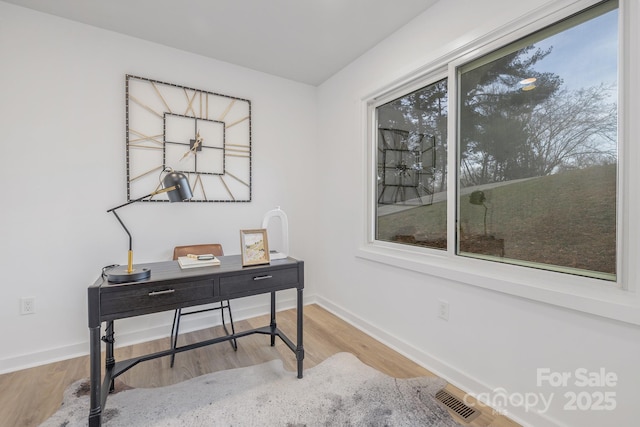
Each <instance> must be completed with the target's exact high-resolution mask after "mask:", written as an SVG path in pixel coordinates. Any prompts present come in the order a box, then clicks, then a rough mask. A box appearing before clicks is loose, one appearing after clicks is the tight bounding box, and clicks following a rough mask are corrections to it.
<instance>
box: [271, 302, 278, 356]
mask: <svg viewBox="0 0 640 427" xmlns="http://www.w3.org/2000/svg"><path fill="white" fill-rule="evenodd" d="M270 326H271V347H273V346H275V345H276V327H277V324H276V293H275V292H271V324H270Z"/></svg>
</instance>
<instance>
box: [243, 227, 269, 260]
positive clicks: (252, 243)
mask: <svg viewBox="0 0 640 427" xmlns="http://www.w3.org/2000/svg"><path fill="white" fill-rule="evenodd" d="M240 248H241V250H242V266H243V267H247V266H250V265H260V264H269V263H270V262H271V260H270V257H269V242H268V240H267V230H266V229H264V228H261V229H253V230H240Z"/></svg>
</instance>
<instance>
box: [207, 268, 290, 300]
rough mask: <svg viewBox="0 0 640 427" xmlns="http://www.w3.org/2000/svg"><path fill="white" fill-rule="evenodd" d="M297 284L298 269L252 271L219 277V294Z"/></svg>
mask: <svg viewBox="0 0 640 427" xmlns="http://www.w3.org/2000/svg"><path fill="white" fill-rule="evenodd" d="M297 284H298V269H297V268H286V269H282V270H274V271H268V272H264V273H259V272H253V273H247V274H240V275H237V276H229V277H221V278H220V295H221V296H223V297H224V296H233V295H238V296H241V295H251V294H253V293H260V292H263V291H265V290H279V289H288V288H295V287H296V286H297Z"/></svg>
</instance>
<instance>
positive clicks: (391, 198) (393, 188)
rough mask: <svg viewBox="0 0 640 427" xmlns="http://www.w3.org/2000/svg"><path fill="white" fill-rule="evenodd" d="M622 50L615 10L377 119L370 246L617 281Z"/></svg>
mask: <svg viewBox="0 0 640 427" xmlns="http://www.w3.org/2000/svg"><path fill="white" fill-rule="evenodd" d="M618 46H619V42H618V2H617V1H607V2H603V3H600V4H598V5H596V6H594V7H591V8H589V9H587V10H584V11H582V12H580V13H578V14H575V15H573V16H570V17H568V18H566V19H564V20H562V21H561V22H556V23H554V24H552V25H550V26H547V27H545V28H543V29H542V30H539V31H536V32H534V33H532V34H530V35H528V36H526V37H524V38H521V39H519V40H516V41H514V42H511V43H509V44H506V45H504V46H503V47H501V48H499V49H497V50H493V51H491V52H488V53H486V52H484V53H482V54H481V55H480V56H477V57H475V58H472V59H470V60H464V63H460V61H461V59H460V58H453V59H452V60H451V62H450V63H449V64H442V65H443V66H445V65H452V64H453V65H452V66H450V67H449V70H450V72H449V75H448V77H447V78H444V79H442V77H440V78H438V79H436V78H433V77H431V78H430V80H427V81H425V82H424V85H421V88H420V89H417V90H416V89H414V88H411V89H410V90H407V91H406V92H405V93H402V91H400V93H396V96H393V97H392V98H393V99H391V100H386V101H385V102H383V103H380V104H379V105H376V106H375V124H376V126H375V129H376V132H375V133H376V135H375V147H376V148H377V151H376V164H377V176H376V180H377V182H376V185H377V200H376V203H375V206H376V210H375V239H376V240H379V241H386V242H394V243H397V244H402V245H410V246H423V247H427V248H433V249H441V250H446V251H448V252H449V253H452V254H454V255H455V256H462V257H472V258H478V259H482V260H486V261H495V262H501V263H508V264H518V265H523V266H528V267H533V268H537V269H544V270H552V271H560V272H563V273H570V274H576V275H582V276H590V277H595V278H598V279H605V280H611V281H615V280H616V277H617V274H618V273H617V265H618V262H617V247H618V243H617V235H618V227H617V224H618V212H617V206H618V188H617V183H618V128H617V124H618V108H617V102H618V50H619V49H618ZM465 54H466V55H469V54H468V53H465ZM454 82H455V83H454ZM453 84H455V91H453V90H451V86H452V85H453ZM414 87H415V83H414ZM449 93H455V99H449V97H448V94H449ZM448 120H452V121H455V125H453V126H451V125H452V124H451V123H450V126H449V129H455V132H450V133H451V134H449V135H447V121H448ZM453 133H455V134H453ZM447 146H448V147H449V150H447ZM452 147H455V150H454V149H452ZM447 164H449V165H454V164H455V165H456V169H457V170H455V171H450V172H449V174H447V167H446V166H447ZM451 175H453V176H451ZM451 186H454V187H455V190H454V191H455V192H452V191H448V190H447V188H448V187H451ZM447 194H449V195H450V196H451V194H455V195H456V197H455V207H454V208H452V207H450V206H447ZM449 202H450V203H451V200H449Z"/></svg>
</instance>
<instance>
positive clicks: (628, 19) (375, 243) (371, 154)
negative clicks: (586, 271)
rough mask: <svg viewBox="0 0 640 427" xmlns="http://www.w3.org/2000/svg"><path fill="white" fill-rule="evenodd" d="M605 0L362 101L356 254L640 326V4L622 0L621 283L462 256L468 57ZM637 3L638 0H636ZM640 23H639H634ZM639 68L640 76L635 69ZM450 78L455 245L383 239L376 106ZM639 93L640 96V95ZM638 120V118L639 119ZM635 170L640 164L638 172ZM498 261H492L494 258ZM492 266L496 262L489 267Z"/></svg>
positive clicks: (506, 39)
mask: <svg viewBox="0 0 640 427" xmlns="http://www.w3.org/2000/svg"><path fill="white" fill-rule="evenodd" d="M600 2H601V1H600V0H564V1H562V2H557V4H553V5H547V6H546V7H541V8H539V9H536V10H534V11H533V12H531V13H529V14H527V15H525V16H523V17H521V18H519V19H517V20H515V21H513V22H511V23H510V24H507V25H505V26H503V27H501V28H499V29H497V30H495V31H492V32H490V33H488V34H486V35H484V36H481V37H478V38H476V39H475V40H472V41H471V42H468V43H465V44H462V45H460V46H459V47H457V48H455V49H453V50H452V51H451V52H449V53H447V54H445V55H443V56H441V57H439V58H437V59H435V60H434V61H431V62H429V63H427V64H425V65H423V66H422V67H420V68H419V69H417V70H415V71H414V72H412V73H410V74H408V75H406V76H404V77H403V78H400V79H397V80H396V81H394V82H392V83H390V84H387V85H384V86H383V87H381V88H380V89H378V90H377V91H374V92H372V93H370V94H368V95H366V96H364V97H362V99H361V102H362V103H361V109H362V123H363V124H364V129H363V139H364V143H365V147H366V154H367V156H366V162H367V164H366V168H365V170H366V180H365V182H366V185H367V191H366V194H367V198H366V206H365V209H364V214H365V215H366V218H367V220H366V221H365V227H364V230H362V236H361V239H360V245H359V247H358V249H357V251H356V256H358V257H360V258H364V259H368V260H371V261H375V262H379V263H384V264H388V265H392V266H395V267H400V268H404V269H407V270H411V271H417V272H421V273H424V274H425V275H430V276H436V277H441V278H444V279H449V280H453V281H457V282H461V283H465V284H468V285H471V286H477V287H481V288H485V289H488V290H492V291H497V292H501V293H506V294H510V295H514V296H518V297H523V298H527V299H531V300H535V301H539V302H544V303H549V304H553V305H557V306H561V307H565V308H570V309H573V310H578V311H582V312H586V313H591V314H595V315H599V316H603V317H607V318H611V319H616V320H620V321H624V322H628V323H633V324H637V325H640V295H638V287H637V286H636V284H635V283H636V280H637V279H638V275H637V272H636V271H635V269H634V268H633V266H634V262H633V260H635V259H638V256H639V255H640V250H639V248H640V244H638V243H636V242H637V241H638V240H640V224H638V223H639V221H635V223H634V222H632V221H631V220H630V219H631V218H640V208H638V205H639V204H640V197H637V196H635V195H634V194H633V192H632V191H631V189H630V186H629V183H631V182H640V173H639V172H636V171H635V170H637V169H638V168H637V167H636V168H633V167H630V166H632V165H634V164H635V165H637V164H640V150H639V149H634V147H633V144H631V143H626V141H634V140H638V139H640V126H639V125H637V124H635V123H634V122H633V120H630V118H632V117H634V116H636V117H637V116H638V113H640V102H639V101H638V100H637V99H634V96H632V95H630V94H634V93H635V94H639V93H640V91H639V89H640V78H638V77H635V76H637V75H639V74H640V73H639V71H640V61H639V59H640V54H639V53H638V50H639V48H640V46H638V45H637V43H638V40H640V37H639V35H640V30H637V29H635V28H637V27H638V25H637V24H640V5H638V4H634V2H633V1H629V0H619V9H618V10H619V40H620V44H619V66H618V70H619V71H618V72H619V85H618V106H619V107H618V110H619V114H618V130H619V131H618V200H617V203H618V205H617V278H616V281H615V282H612V281H606V280H601V279H595V278H590V277H583V276H573V275H570V274H566V273H560V272H554V271H550V270H541V269H534V268H531V267H525V266H519V265H513V264H503V263H496V262H491V261H487V260H483V259H476V258H469V257H463V256H459V255H457V254H456V246H457V245H456V244H455V243H454V242H456V225H455V218H456V209H457V208H458V207H457V191H458V183H457V180H458V160H459V153H458V149H457V145H458V140H457V138H458V129H457V111H456V110H457V105H458V98H457V86H458V83H457V73H458V66H460V65H462V64H464V63H468V62H469V61H472V60H473V59H476V58H478V57H481V56H483V55H486V54H488V53H489V52H491V51H494V50H496V49H498V48H500V47H502V46H505V45H507V44H509V43H512V42H514V41H515V40H518V39H520V38H522V37H525V36H527V35H529V34H531V33H533V32H535V31H537V30H540V29H542V28H544V27H546V26H549V25H552V24H554V23H557V22H558V21H560V20H562V19H564V18H566V17H568V16H570V15H572V14H575V13H578V12H581V11H583V10H585V9H587V8H589V7H591V6H593V5H596V4H598V3H600ZM636 3H637V2H636ZM632 24H635V25H632ZM634 73H635V74H634ZM443 78H447V79H448V85H447V86H448V99H449V101H448V106H449V112H448V124H447V126H448V130H447V133H448V139H447V146H448V154H447V157H448V159H447V240H448V245H447V249H446V251H445V250H439V249H431V248H422V247H415V246H410V245H406V244H400V243H393V242H386V241H380V240H375V236H376V234H375V226H376V217H375V215H376V201H377V198H376V194H377V193H376V192H377V185H376V179H375V177H376V171H377V167H376V155H375V153H376V144H377V141H376V120H375V114H376V108H377V107H378V106H380V105H383V104H385V103H386V102H389V101H390V100H393V99H396V98H398V97H401V96H403V95H406V94H408V93H411V92H412V91H414V90H417V89H420V88H421V87H425V86H427V85H429V84H432V83H434V82H437V81H438V80H441V79H443ZM635 98H638V97H637V96H636V97H635ZM636 122H637V121H636ZM634 169H635V170H634ZM487 263H491V264H487ZM488 266H490V268H487V267H488Z"/></svg>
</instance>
